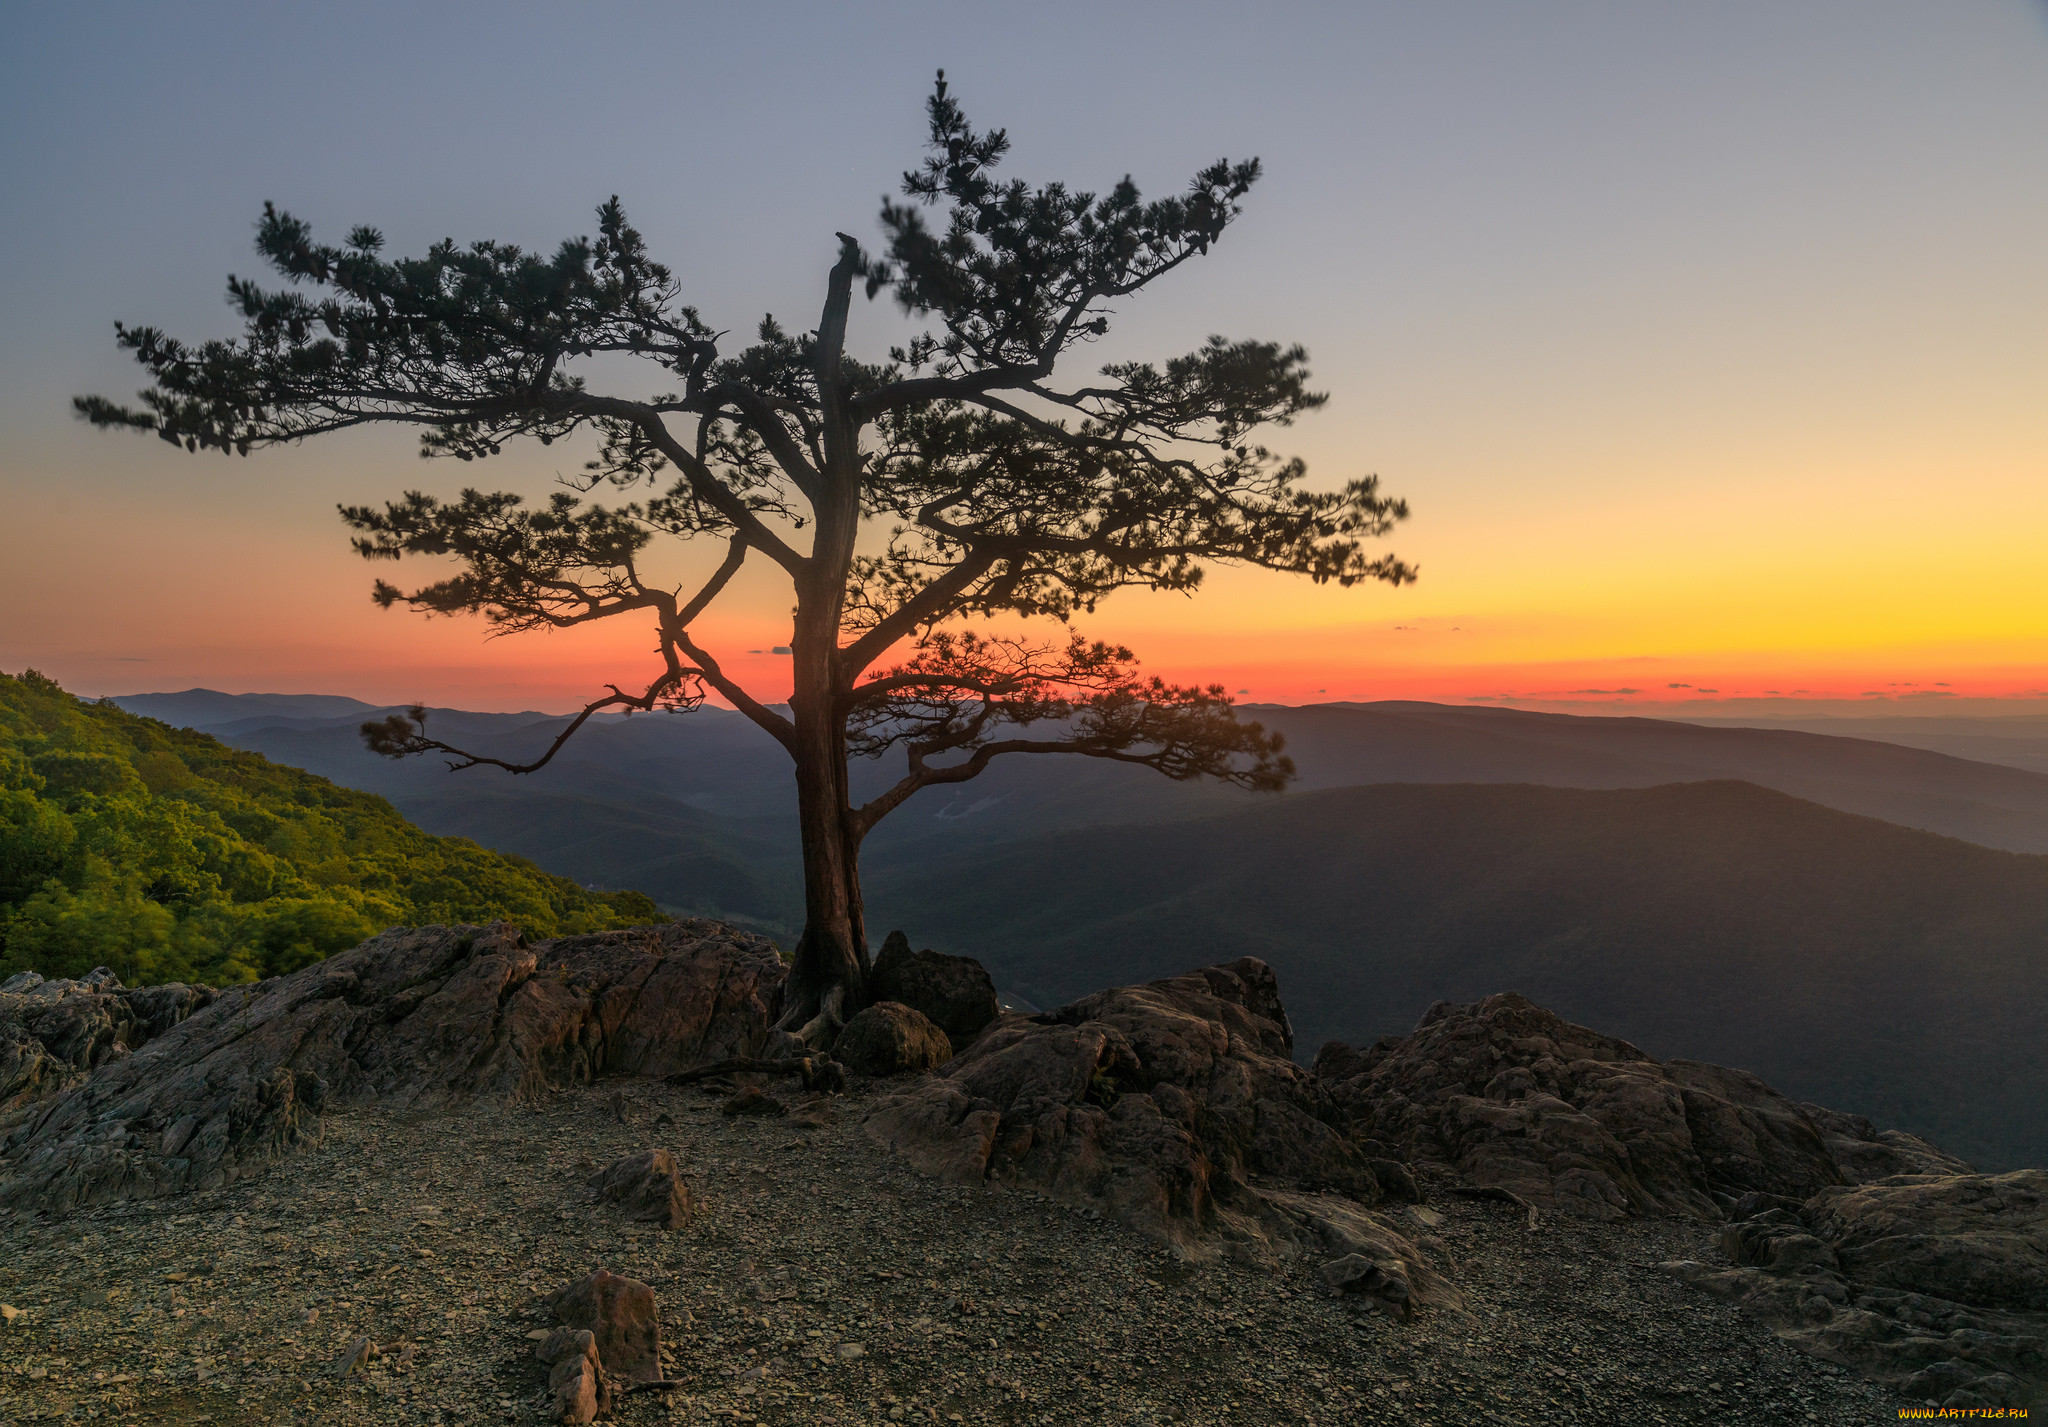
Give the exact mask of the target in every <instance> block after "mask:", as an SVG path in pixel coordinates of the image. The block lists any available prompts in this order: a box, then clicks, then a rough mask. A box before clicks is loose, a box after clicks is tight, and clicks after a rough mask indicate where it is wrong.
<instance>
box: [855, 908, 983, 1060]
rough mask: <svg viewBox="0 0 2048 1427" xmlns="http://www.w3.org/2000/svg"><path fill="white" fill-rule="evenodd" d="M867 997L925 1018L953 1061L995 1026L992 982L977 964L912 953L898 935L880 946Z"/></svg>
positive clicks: (936, 954) (931, 953)
mask: <svg viewBox="0 0 2048 1427" xmlns="http://www.w3.org/2000/svg"><path fill="white" fill-rule="evenodd" d="M868 991H869V994H870V995H872V996H873V997H874V999H875V1000H877V1001H896V1002H900V1003H901V1004H903V1005H905V1006H909V1007H910V1008H911V1009H913V1010H915V1011H919V1012H921V1013H923V1015H924V1016H925V1017H927V1018H928V1019H929V1020H930V1021H931V1022H932V1024H934V1025H936V1026H937V1027H938V1028H939V1029H940V1030H942V1031H944V1032H945V1033H946V1038H947V1039H948V1040H949V1041H951V1042H952V1047H953V1053H954V1054H955V1055H958V1054H959V1053H960V1052H961V1051H963V1050H965V1049H966V1048H967V1043H968V1042H969V1041H971V1040H973V1039H974V1038H975V1037H976V1036H978V1035H980V1034H981V1033H982V1031H983V1030H984V1029H985V1028H986V1027H987V1026H988V1025H989V1024H990V1023H991V1022H993V1021H994V1020H995V1018H996V1013H997V1011H998V1009H999V1008H998V1006H997V1003H996V985H995V982H993V981H991V980H990V979H989V974H988V972H987V971H986V970H984V969H983V968H982V964H981V963H980V962H978V961H976V960H975V959H974V958H973V957H971V956H947V955H945V954H944V953H942V952H937V951H933V950H931V949H930V948H929V947H927V948H926V949H925V950H923V951H912V950H911V949H910V938H908V937H906V936H905V935H904V934H903V933H902V932H900V931H898V932H890V933H889V935H888V937H887V938H886V939H885V940H884V941H883V942H882V951H881V954H880V955H879V956H877V957H876V958H875V964H874V969H873V970H872V971H871V972H870V973H869V975H868ZM840 1059H842V1060H844V1059H845V1057H844V1056H841V1057H840Z"/></svg>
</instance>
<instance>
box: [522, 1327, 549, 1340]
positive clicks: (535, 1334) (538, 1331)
mask: <svg viewBox="0 0 2048 1427" xmlns="http://www.w3.org/2000/svg"><path fill="white" fill-rule="evenodd" d="M550 1331H551V1330H549V1329H547V1328H535V1329H533V1330H531V1331H530V1332H528V1333H527V1335H526V1340H527V1341H528V1342H529V1343H538V1342H541V1341H542V1340H543V1339H545V1338H546V1337H547V1336H548V1333H549V1332H550Z"/></svg>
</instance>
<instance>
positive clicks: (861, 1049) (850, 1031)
mask: <svg viewBox="0 0 2048 1427" xmlns="http://www.w3.org/2000/svg"><path fill="white" fill-rule="evenodd" d="M832 1055H833V1057H834V1058H835V1059H836V1060H838V1061H839V1063H840V1064H841V1065H844V1066H845V1067H846V1068H847V1069H848V1070H851V1071H853V1072H854V1073H855V1074H856V1075H901V1074H903V1073H904V1072H906V1071H917V1070H932V1069H935V1068H936V1067H938V1066H941V1065H944V1064H945V1063H946V1062H947V1061H949V1060H951V1059H952V1058H953V1044H952V1041H951V1040H950V1039H949V1038H948V1037H947V1035H946V1033H945V1032H944V1031H942V1030H940V1029H939V1028H938V1027H937V1026H936V1025H934V1024H932V1022H931V1020H930V1018H929V1017H927V1016H926V1015H925V1014H924V1013H923V1012H922V1011H919V1010H916V1009H914V1008H912V1007H910V1006H906V1005H904V1004H903V1003H902V1002H900V1001H877V1002H875V1004H874V1005H872V1006H869V1007H868V1008H867V1009H866V1010H864V1011H862V1012H861V1013H860V1014H859V1015H857V1016H855V1017H854V1018H853V1019H852V1020H850V1021H848V1022H847V1023H846V1028H845V1029H844V1030H842V1031H841V1032H840V1033H839V1039H837V1040H835V1041H834V1042H832Z"/></svg>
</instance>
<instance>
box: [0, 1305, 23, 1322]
mask: <svg viewBox="0 0 2048 1427" xmlns="http://www.w3.org/2000/svg"><path fill="white" fill-rule="evenodd" d="M20 1316H21V1310H20V1309H19V1308H16V1307H15V1306H14V1305H13V1304H12V1303H0V1323H12V1322H13V1321H14V1320H15V1319H17V1318H19V1317H20Z"/></svg>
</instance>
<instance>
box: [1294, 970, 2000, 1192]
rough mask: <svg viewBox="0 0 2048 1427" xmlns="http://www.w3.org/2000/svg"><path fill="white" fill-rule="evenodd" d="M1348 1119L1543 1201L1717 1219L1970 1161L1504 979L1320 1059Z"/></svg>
mask: <svg viewBox="0 0 2048 1427" xmlns="http://www.w3.org/2000/svg"><path fill="white" fill-rule="evenodd" d="M1315 1070H1316V1073H1317V1074H1318V1075H1319V1076H1320V1077H1322V1079H1323V1080H1324V1081H1325V1082H1326V1083H1327V1084H1328V1085H1329V1086H1330V1090H1331V1093H1332V1094H1333V1095H1334V1097H1335V1098H1336V1100H1337V1102H1338V1104H1339V1105H1340V1106H1341V1107H1342V1108H1343V1110H1344V1112H1345V1114H1346V1116H1347V1117H1348V1119H1349V1122H1350V1125H1351V1127H1352V1128H1353V1129H1354V1130H1355V1131H1356V1132H1357V1133H1358V1134H1359V1135H1360V1136H1362V1137H1364V1138H1365V1139H1367V1140H1370V1141H1373V1142H1376V1143H1378V1144H1380V1145H1383V1146H1385V1147H1387V1148H1388V1149H1389V1150H1390V1151H1391V1152H1392V1153H1393V1154H1395V1155H1396V1156H1397V1157H1399V1158H1402V1159H1405V1160H1410V1161H1416V1162H1424V1163H1428V1162H1434V1163H1440V1164H1444V1165H1447V1166H1449V1167H1450V1168H1452V1169H1454V1170H1455V1171H1457V1172H1458V1173H1459V1174H1461V1175H1462V1176H1463V1177H1464V1178H1466V1179H1467V1180H1469V1181H1470V1182H1471V1183H1473V1184H1475V1185H1478V1186H1482V1187H1490V1188H1493V1189H1497V1190H1501V1191H1504V1192H1506V1193H1509V1194H1512V1195H1513V1196H1515V1197H1516V1198H1518V1199H1520V1200H1522V1201H1524V1202H1526V1203H1528V1204H1531V1205H1535V1206H1538V1207H1540V1208H1541V1209H1543V1210H1546V1211H1551V1212H1557V1213H1564V1214H1570V1215H1574V1216H1580V1217H1591V1218H1598V1219H1613V1218H1619V1217H1622V1216H1624V1215H1628V1214H1663V1215H1684V1216H1692V1217H1698V1218H1704V1219H1719V1218H1721V1217H1722V1216H1723V1213H1724V1211H1725V1210H1726V1209H1727V1207H1728V1206H1730V1205H1732V1204H1733V1203H1734V1202H1735V1201H1736V1200H1737V1199H1739V1198H1740V1197H1741V1196H1743V1195H1745V1194H1752V1193H1760V1194H1766V1195H1771V1196H1776V1197H1778V1198H1782V1199H1790V1200H1804V1199H1806V1198H1808V1197H1810V1196H1811V1195H1813V1194H1815V1193H1817V1192H1818V1191H1820V1190H1822V1189H1824V1188H1827V1187H1829V1186H1831V1185H1839V1184H1845V1183H1856V1182H1861V1181H1864V1180H1869V1179H1875V1178H1881V1177H1884V1176H1887V1175H1893V1174H1900V1173H1920V1172H1927V1171H1937V1172H1941V1173H1956V1172H1966V1171H1968V1170H1969V1168H1970V1167H1969V1166H1968V1165H1966V1164H1964V1163H1963V1162H1962V1161H1961V1160H1958V1159H1955V1158H1953V1157H1952V1156H1949V1155H1945V1154H1943V1153H1942V1152H1941V1151H1940V1150H1937V1149H1935V1148H1934V1147H1933V1146H1932V1145H1929V1144H1927V1143H1926V1142H1924V1141H1922V1140H1917V1139H1914V1138H1913V1137H1912V1136H1910V1135H1905V1134H1902V1133H1900V1132H1898V1131H1886V1132H1882V1133H1880V1132H1878V1131H1876V1130H1875V1129H1874V1128H1873V1127H1871V1126H1870V1124H1869V1122H1868V1121H1865V1120H1861V1119H1859V1118H1857V1117H1855V1116H1850V1115H1838V1114H1834V1113H1832V1112H1828V1111H1823V1110H1818V1109H1817V1108H1816V1107H1812V1106H1806V1105H1801V1104H1799V1103H1798V1102H1796V1101H1793V1100H1791V1099H1789V1098H1787V1097H1786V1096H1784V1095H1781V1094H1779V1093H1778V1092H1777V1091H1775V1090H1773V1089H1772V1088H1771V1087H1770V1086H1768V1085H1766V1084H1765V1083H1764V1082H1763V1081H1761V1080H1759V1079H1758V1078H1757V1077H1756V1076H1754V1075H1750V1074H1748V1073H1747V1072H1745V1071H1740V1070H1729V1069H1726V1068H1724V1067H1722V1066H1717V1065H1706V1064H1702V1063H1701V1062H1698V1061H1691V1060H1670V1061H1658V1060H1654V1059H1652V1058H1651V1057H1650V1056H1648V1055H1646V1054H1644V1053H1643V1052H1642V1051H1640V1050H1638V1049H1637V1048H1636V1047H1634V1046H1632V1045H1630V1044H1629V1043H1628V1042H1627V1041H1623V1040H1617V1039H1615V1038H1614V1037H1612V1036H1604V1035H1601V1034H1599V1033H1598V1032H1596V1031H1590V1030H1587V1029H1586V1028H1585V1027H1583V1026H1575V1025H1573V1024H1571V1023H1570V1022H1568V1021H1565V1020H1563V1019H1561V1018H1559V1017H1557V1016H1555V1015H1552V1014H1551V1013H1550V1012H1548V1011H1546V1010H1544V1009H1543V1008H1541V1007H1540V1006H1537V1005H1535V1004H1533V1003H1532V1002H1530V1001H1529V1000H1528V999H1527V998H1526V997H1523V996H1519V995H1516V994H1514V993H1513V992H1506V993H1503V994H1501V995H1497V996H1489V997H1487V998H1486V999H1485V1000H1484V1001H1480V1002H1477V1003H1474V1004H1470V1005H1454V1004H1452V1003H1450V1002H1439V1003H1438V1004H1437V1005H1435V1006H1432V1007H1431V1008H1430V1010H1429V1011H1428V1013H1427V1014H1425V1015H1424V1016H1423V1018H1422V1023H1421V1024H1420V1025H1419V1026H1417V1027H1416V1029H1415V1031H1414V1033H1413V1034H1412V1035H1408V1036H1398V1037H1397V1036H1389V1037H1386V1038H1384V1039H1382V1040H1381V1041H1380V1042H1379V1043H1378V1044H1376V1045H1374V1046H1372V1047H1371V1048H1370V1049H1368V1050H1362V1051H1361V1050H1354V1049H1353V1048H1351V1047H1350V1046H1346V1045H1343V1044H1340V1043H1336V1042H1332V1043H1331V1044H1329V1045H1326V1046H1324V1047H1323V1049H1322V1050H1321V1051H1320V1052H1319V1053H1318V1054H1317V1056H1316V1060H1315Z"/></svg>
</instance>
